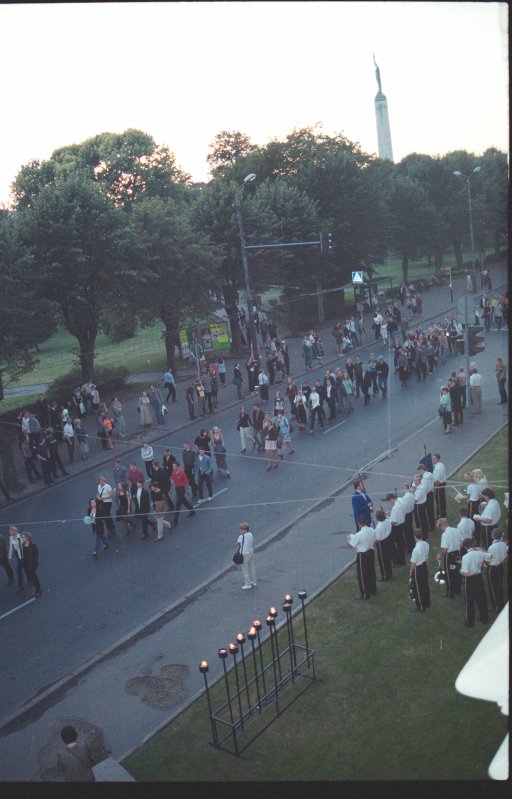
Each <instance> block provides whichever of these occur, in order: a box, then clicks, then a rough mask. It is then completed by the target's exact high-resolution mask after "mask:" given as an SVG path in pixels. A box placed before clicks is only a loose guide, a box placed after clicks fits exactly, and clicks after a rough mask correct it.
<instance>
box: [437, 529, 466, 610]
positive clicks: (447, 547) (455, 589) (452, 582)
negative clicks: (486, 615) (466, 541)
mask: <svg viewBox="0 0 512 799" xmlns="http://www.w3.org/2000/svg"><path fill="white" fill-rule="evenodd" d="M437 526H438V528H439V530H440V531H441V542H440V547H441V548H440V553H441V569H442V570H443V571H444V573H445V574H446V591H445V593H444V594H442V596H443V597H444V598H445V599H455V594H460V587H461V578H460V571H459V568H458V562H459V560H460V548H461V545H462V541H463V537H462V535H461V532H460V530H459V529H458V528H457V527H450V525H449V524H448V520H447V519H445V518H441V519H438V521H437Z"/></svg>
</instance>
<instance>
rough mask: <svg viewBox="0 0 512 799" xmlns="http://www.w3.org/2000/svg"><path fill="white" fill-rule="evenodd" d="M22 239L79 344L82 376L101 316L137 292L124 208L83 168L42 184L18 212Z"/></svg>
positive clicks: (42, 285)
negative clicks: (79, 171) (75, 172)
mask: <svg viewBox="0 0 512 799" xmlns="http://www.w3.org/2000/svg"><path fill="white" fill-rule="evenodd" d="M16 224H17V228H18V233H19V236H20V240H21V241H22V242H23V243H24V244H25V245H26V246H27V247H28V248H29V251H30V254H31V256H32V261H31V274H32V277H33V280H34V285H35V286H36V288H37V291H38V292H39V293H40V295H41V296H42V297H44V298H46V299H47V300H49V301H51V302H54V303H56V304H57V305H58V307H59V309H60V313H61V316H62V320H63V324H64V327H65V328H66V330H68V331H69V332H70V333H71V335H72V336H74V337H75V338H76V339H77V341H78V345H79V353H78V357H79V361H80V366H81V369H82V375H83V378H84V380H86V379H88V378H89V377H90V376H91V375H92V374H93V366H94V356H95V352H94V346H95V342H96V337H97V335H98V331H99V328H100V320H101V317H102V315H103V314H104V313H105V311H106V310H107V309H108V308H109V306H110V305H111V304H112V302H113V300H114V298H115V301H116V303H118V302H121V303H122V302H124V301H127V300H128V299H132V300H133V298H134V297H135V296H136V294H137V291H138V289H139V287H140V285H141V283H143V280H144V275H143V273H142V272H141V270H140V268H138V267H140V256H139V252H138V249H137V246H136V241H135V237H134V236H133V234H132V232H131V230H130V228H129V225H128V220H127V218H126V215H125V214H124V213H123V211H122V210H120V209H116V208H115V207H114V205H113V203H112V202H111V200H110V199H109V198H108V197H106V196H105V194H102V193H101V191H100V190H99V188H98V186H96V185H95V184H94V183H93V182H92V181H91V180H89V179H88V178H87V177H85V176H84V174H83V173H78V174H75V175H70V176H66V177H62V178H61V179H60V180H59V181H58V182H57V183H56V185H48V186H45V187H44V188H42V189H41V190H40V191H39V193H38V195H37V196H36V197H35V198H34V199H33V200H32V201H31V203H30V206H29V207H28V208H25V209H24V210H23V211H20V212H18V214H17V215H16Z"/></svg>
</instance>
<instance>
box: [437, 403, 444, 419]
mask: <svg viewBox="0 0 512 799" xmlns="http://www.w3.org/2000/svg"><path fill="white" fill-rule="evenodd" d="M444 410H445V406H444V405H443V404H442V403H441V405H440V406H439V408H438V409H437V412H438V414H439V416H444Z"/></svg>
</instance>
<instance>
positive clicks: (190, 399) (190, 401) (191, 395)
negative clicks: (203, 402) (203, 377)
mask: <svg viewBox="0 0 512 799" xmlns="http://www.w3.org/2000/svg"><path fill="white" fill-rule="evenodd" d="M185 400H186V403H187V410H188V415H189V416H190V418H191V419H195V418H196V415H195V409H194V403H195V388H194V386H193V384H192V383H191V384H190V385H189V386H187V389H186V391H185Z"/></svg>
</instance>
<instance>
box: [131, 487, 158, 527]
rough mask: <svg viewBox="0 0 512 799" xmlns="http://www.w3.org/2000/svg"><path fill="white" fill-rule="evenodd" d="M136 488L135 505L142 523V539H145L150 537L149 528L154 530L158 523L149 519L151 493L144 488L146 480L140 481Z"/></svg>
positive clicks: (136, 512)
mask: <svg viewBox="0 0 512 799" xmlns="http://www.w3.org/2000/svg"><path fill="white" fill-rule="evenodd" d="M136 486H137V487H136V489H135V493H134V494H133V505H134V508H135V514H136V516H137V518H138V519H140V521H141V523H142V536H141V538H142V539H145V538H147V537H148V527H152V528H153V530H154V529H155V527H156V522H154V521H153V520H152V519H149V518H148V514H149V512H150V510H151V505H150V497H149V491H148V490H147V489H146V488H144V480H143V479H138V480H137V483H136Z"/></svg>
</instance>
